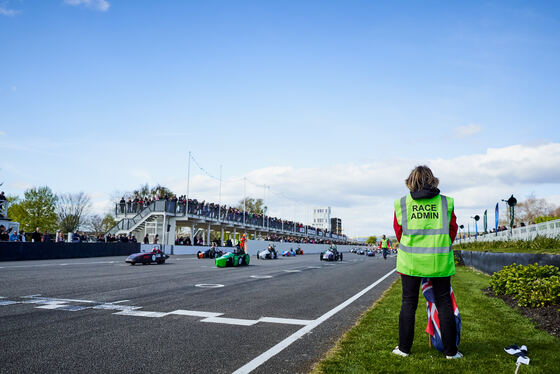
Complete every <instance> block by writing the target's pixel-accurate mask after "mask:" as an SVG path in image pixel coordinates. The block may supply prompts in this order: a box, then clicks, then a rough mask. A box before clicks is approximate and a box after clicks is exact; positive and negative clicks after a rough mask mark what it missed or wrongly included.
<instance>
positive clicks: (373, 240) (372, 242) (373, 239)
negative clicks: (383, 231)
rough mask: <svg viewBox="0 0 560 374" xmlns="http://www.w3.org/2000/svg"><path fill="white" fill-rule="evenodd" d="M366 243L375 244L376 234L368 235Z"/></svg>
mask: <svg viewBox="0 0 560 374" xmlns="http://www.w3.org/2000/svg"><path fill="white" fill-rule="evenodd" d="M366 244H369V245H375V244H377V236H370V237H369V238H367V240H366Z"/></svg>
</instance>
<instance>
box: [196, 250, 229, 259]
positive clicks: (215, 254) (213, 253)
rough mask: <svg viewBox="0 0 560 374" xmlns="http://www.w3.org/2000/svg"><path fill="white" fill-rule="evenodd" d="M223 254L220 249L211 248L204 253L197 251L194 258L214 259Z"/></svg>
mask: <svg viewBox="0 0 560 374" xmlns="http://www.w3.org/2000/svg"><path fill="white" fill-rule="evenodd" d="M223 254H224V252H223V251H222V250H221V249H218V248H216V247H212V248H209V249H207V250H205V251H198V252H197V254H196V257H198V258H216V257H220V256H222V255H223Z"/></svg>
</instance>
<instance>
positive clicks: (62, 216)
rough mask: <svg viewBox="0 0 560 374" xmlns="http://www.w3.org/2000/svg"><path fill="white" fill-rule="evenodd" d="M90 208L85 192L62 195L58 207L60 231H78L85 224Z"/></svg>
mask: <svg viewBox="0 0 560 374" xmlns="http://www.w3.org/2000/svg"><path fill="white" fill-rule="evenodd" d="M90 206H91V203H90V199H89V196H88V195H87V194H85V193H83V192H78V193H75V194H71V193H66V194H62V195H60V196H59V197H58V204H57V206H56V211H57V214H58V220H59V221H58V224H59V227H60V229H61V230H62V231H63V232H74V231H76V230H77V229H78V228H79V227H80V225H81V224H83V223H84V220H85V216H86V214H87V211H88V210H89V208H90Z"/></svg>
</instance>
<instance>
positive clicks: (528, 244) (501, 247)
mask: <svg viewBox="0 0 560 374" xmlns="http://www.w3.org/2000/svg"><path fill="white" fill-rule="evenodd" d="M453 248H454V249H457V250H464V251H488V252H519V253H553V254H554V253H560V237H556V238H549V237H546V236H536V237H535V238H534V239H531V240H497V241H493V242H483V241H477V242H473V243H464V244H455V245H453Z"/></svg>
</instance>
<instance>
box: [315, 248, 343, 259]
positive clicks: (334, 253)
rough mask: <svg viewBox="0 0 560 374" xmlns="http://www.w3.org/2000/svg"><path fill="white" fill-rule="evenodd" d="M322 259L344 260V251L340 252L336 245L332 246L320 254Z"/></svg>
mask: <svg viewBox="0 0 560 374" xmlns="http://www.w3.org/2000/svg"><path fill="white" fill-rule="evenodd" d="M319 259H320V260H321V261H342V253H340V252H338V250H337V249H336V247H330V248H329V249H327V250H326V251H324V252H321V255H320V256H319Z"/></svg>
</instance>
